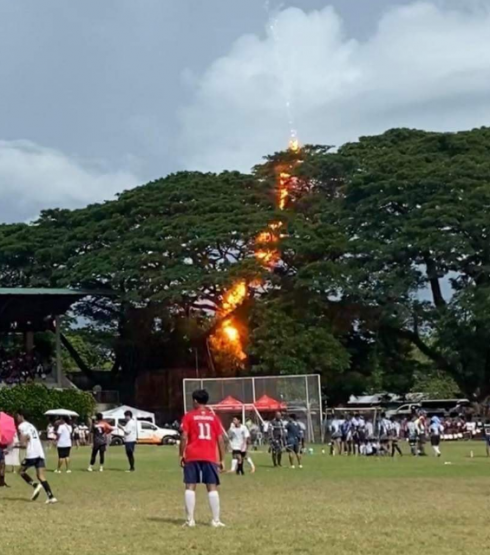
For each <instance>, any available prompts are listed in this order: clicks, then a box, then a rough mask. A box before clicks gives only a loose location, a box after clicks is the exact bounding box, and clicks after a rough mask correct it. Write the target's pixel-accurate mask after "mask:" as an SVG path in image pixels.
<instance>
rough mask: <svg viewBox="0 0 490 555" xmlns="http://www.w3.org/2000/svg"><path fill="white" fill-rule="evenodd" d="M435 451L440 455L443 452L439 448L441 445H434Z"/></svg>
mask: <svg viewBox="0 0 490 555" xmlns="http://www.w3.org/2000/svg"><path fill="white" fill-rule="evenodd" d="M434 451H435V453H436V455H438V456H439V455H440V454H441V450H440V449H439V447H436V446H434Z"/></svg>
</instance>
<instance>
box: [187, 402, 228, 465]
mask: <svg viewBox="0 0 490 555" xmlns="http://www.w3.org/2000/svg"><path fill="white" fill-rule="evenodd" d="M182 431H183V432H185V433H186V434H187V445H186V448H185V453H184V459H185V461H186V462H192V461H203V462H212V463H217V462H219V458H218V440H219V438H220V437H221V435H222V434H223V427H222V425H221V421H220V419H219V418H218V417H217V416H216V415H215V414H213V413H212V412H211V411H210V410H208V409H197V410H192V411H191V412H188V413H187V414H186V415H185V416H184V418H183V419H182Z"/></svg>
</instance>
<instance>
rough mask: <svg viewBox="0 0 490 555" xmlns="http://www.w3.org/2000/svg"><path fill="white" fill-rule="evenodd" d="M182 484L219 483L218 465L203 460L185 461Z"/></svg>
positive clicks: (217, 484)
mask: <svg viewBox="0 0 490 555" xmlns="http://www.w3.org/2000/svg"><path fill="white" fill-rule="evenodd" d="M184 484H209V485H214V486H219V485H220V480H219V472H218V465H217V464H215V463H210V462H204V461H192V462H188V463H185V466H184Z"/></svg>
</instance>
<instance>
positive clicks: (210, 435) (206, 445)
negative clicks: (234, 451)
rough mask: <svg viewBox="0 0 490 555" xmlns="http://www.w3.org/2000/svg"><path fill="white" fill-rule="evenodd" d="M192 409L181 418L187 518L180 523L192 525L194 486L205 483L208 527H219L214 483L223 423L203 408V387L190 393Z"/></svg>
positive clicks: (220, 459)
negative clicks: (209, 519) (208, 508)
mask: <svg viewBox="0 0 490 555" xmlns="http://www.w3.org/2000/svg"><path fill="white" fill-rule="evenodd" d="M192 399H193V401H194V410H192V411H191V412H188V413H187V414H186V415H185V416H184V418H183V420H182V438H181V442H180V460H181V466H182V468H183V469H184V483H185V511H186V515H187V520H186V523H185V524H184V526H189V527H191V528H193V527H194V526H195V525H196V521H195V520H194V510H195V507H196V486H197V484H205V485H206V488H207V490H208V497H209V506H210V508H211V514H212V515H213V519H212V521H211V526H213V527H214V528H221V527H223V526H224V524H223V523H222V522H221V520H220V503H219V493H218V486H219V484H220V480H219V473H220V472H223V471H224V469H225V468H224V459H225V444H224V441H223V426H222V425H221V422H220V419H219V418H218V417H217V416H216V415H215V414H214V413H212V412H211V411H210V410H209V409H208V408H207V407H206V405H207V403H208V401H209V395H208V392H207V391H205V390H204V389H201V390H198V391H194V393H193V394H192Z"/></svg>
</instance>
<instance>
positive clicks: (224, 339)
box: [211, 134, 301, 363]
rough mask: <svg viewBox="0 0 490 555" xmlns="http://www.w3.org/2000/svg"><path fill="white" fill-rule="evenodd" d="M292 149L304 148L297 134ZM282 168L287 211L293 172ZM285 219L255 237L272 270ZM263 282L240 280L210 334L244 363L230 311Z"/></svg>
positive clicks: (281, 195) (280, 198)
mask: <svg viewBox="0 0 490 555" xmlns="http://www.w3.org/2000/svg"><path fill="white" fill-rule="evenodd" d="M288 148H289V150H290V151H291V152H293V153H298V152H299V151H300V150H301V147H300V144H299V141H298V139H297V137H296V135H295V134H292V136H291V140H290V141H289V147H288ZM285 170H286V168H282V169H281V171H278V174H277V178H276V182H277V191H278V194H277V205H278V207H279V209H280V210H284V209H285V208H286V205H287V203H288V201H290V187H291V182H292V178H291V174H290V173H289V171H285ZM282 225H283V224H282V222H280V221H278V222H271V223H270V224H269V225H268V226H267V229H266V230H264V231H262V232H261V233H259V234H258V235H257V237H256V238H255V245H256V249H255V258H256V259H257V261H258V262H259V263H260V264H261V265H262V266H263V267H265V268H267V269H268V270H269V271H272V270H273V269H274V267H275V266H276V265H277V264H278V263H279V261H280V259H281V255H280V252H279V248H278V244H279V241H280V239H281V238H282V237H284V234H281V233H280V229H281V227H282ZM261 285H262V283H261V281H260V280H253V281H250V282H248V283H247V282H246V281H245V280H239V281H237V282H236V283H235V284H234V285H233V286H232V287H231V288H230V289H229V290H228V291H227V292H226V293H225V294H224V295H223V302H222V305H221V307H220V309H219V310H218V313H217V315H218V317H219V318H221V319H222V321H221V322H220V324H219V326H218V327H217V329H216V331H215V333H214V334H213V336H212V337H211V344H212V345H213V347H214V348H215V349H223V348H224V349H226V350H227V351H228V352H230V354H233V355H234V356H235V358H236V359H237V360H239V361H240V362H241V363H243V362H244V361H245V360H246V358H247V355H246V354H245V352H244V350H243V338H242V336H241V334H240V331H239V328H238V326H237V323H236V322H235V320H234V318H233V316H230V315H231V313H232V312H233V311H234V310H235V309H237V308H238V307H239V306H240V305H241V304H242V303H243V302H244V301H245V299H246V298H247V296H248V293H249V290H250V289H258V288H259V287H261Z"/></svg>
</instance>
